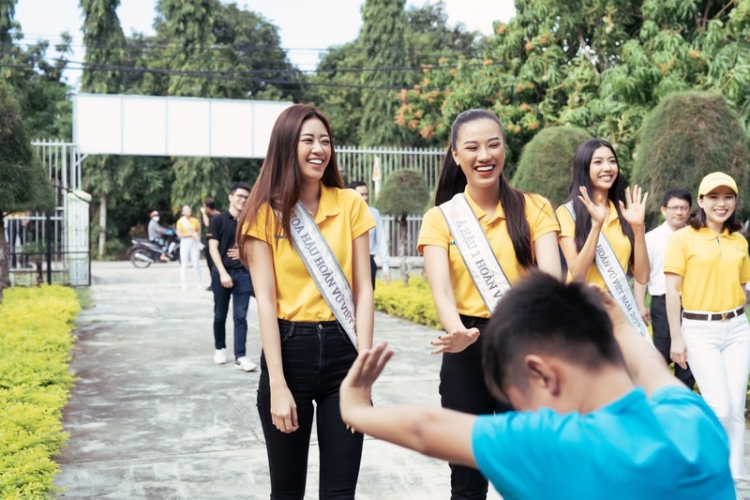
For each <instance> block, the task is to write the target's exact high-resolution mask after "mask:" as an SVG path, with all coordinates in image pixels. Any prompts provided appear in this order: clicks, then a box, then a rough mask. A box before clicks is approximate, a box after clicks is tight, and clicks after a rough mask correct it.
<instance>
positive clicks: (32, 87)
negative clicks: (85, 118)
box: [0, 0, 72, 139]
mask: <svg viewBox="0 0 750 500" xmlns="http://www.w3.org/2000/svg"><path fill="white" fill-rule="evenodd" d="M15 6H16V0H0V69H2V73H1V74H0V78H2V79H3V80H5V81H7V82H8V83H10V85H11V86H12V87H13V88H14V90H15V94H16V97H17V99H18V102H19V105H20V106H21V113H22V116H23V119H24V121H25V122H26V123H27V124H28V129H29V133H30V134H31V136H32V137H39V138H48V137H56V138H62V139H70V136H71V127H70V124H71V113H72V107H71V105H70V101H69V100H68V99H67V95H68V92H69V87H68V85H67V84H66V83H65V81H64V78H63V72H64V70H65V68H66V67H67V64H68V60H67V56H68V55H69V54H70V53H71V48H70V43H71V37H70V35H69V34H67V33H63V34H62V35H61V37H62V43H60V44H58V45H56V46H55V49H56V50H57V52H59V54H60V56H59V57H58V58H56V59H55V60H54V61H52V62H50V61H49V58H48V56H47V50H48V49H49V43H48V42H46V41H39V42H37V43H35V44H32V45H28V46H26V47H21V46H20V45H19V41H20V40H21V39H23V33H22V31H21V26H20V25H19V24H18V22H17V21H16V20H15Z"/></svg>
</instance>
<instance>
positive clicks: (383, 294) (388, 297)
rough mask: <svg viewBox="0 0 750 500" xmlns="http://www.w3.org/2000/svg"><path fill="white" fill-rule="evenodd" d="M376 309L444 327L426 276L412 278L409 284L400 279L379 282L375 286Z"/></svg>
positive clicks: (420, 322)
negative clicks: (387, 283) (406, 284)
mask: <svg viewBox="0 0 750 500" xmlns="http://www.w3.org/2000/svg"><path fill="white" fill-rule="evenodd" d="M375 309H377V310H378V311H383V312H386V313H388V314H390V315H391V316H398V317H399V318H404V319H408V320H409V321H413V322H415V323H419V324H422V325H426V326H429V327H431V328H436V329H438V330H440V329H442V326H440V320H439V319H438V315H437V311H436V310H435V302H434V301H433V300H432V292H430V287H429V285H428V284H427V281H426V280H425V279H424V278H410V279H409V286H404V284H403V283H401V282H400V281H391V284H390V285H386V284H385V283H384V282H378V286H377V287H375Z"/></svg>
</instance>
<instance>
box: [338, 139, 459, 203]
mask: <svg viewBox="0 0 750 500" xmlns="http://www.w3.org/2000/svg"><path fill="white" fill-rule="evenodd" d="M444 155H445V151H442V150H440V149H424V148H411V149H409V148H406V149H393V148H362V147H356V146H337V147H336V158H337V160H338V164H339V170H340V171H341V176H342V177H343V178H344V182H345V183H348V182H351V181H363V182H365V183H367V185H368V186H369V187H370V189H371V191H372V192H373V193H376V194H377V193H378V192H379V191H380V183H381V181H382V182H384V181H385V179H387V178H388V176H389V175H391V174H392V173H393V172H395V171H396V170H401V169H411V170H417V171H419V172H422V174H423V175H424V180H425V182H426V183H427V187H428V189H429V190H430V191H431V192H434V190H435V187H436V186H437V181H438V176H439V175H440V168H441V166H442V162H443V156H444Z"/></svg>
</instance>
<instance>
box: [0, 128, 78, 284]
mask: <svg viewBox="0 0 750 500" xmlns="http://www.w3.org/2000/svg"><path fill="white" fill-rule="evenodd" d="M32 147H33V149H34V151H35V153H36V155H37V157H38V159H39V160H40V161H41V162H42V164H43V166H44V168H45V169H46V171H47V175H48V176H49V179H50V180H51V182H52V185H53V187H54V208H53V209H52V210H51V211H49V212H46V213H42V212H16V213H12V214H8V215H6V217H5V230H6V241H7V242H8V249H9V253H10V255H9V258H10V280H11V284H13V285H36V284H38V283H41V282H44V283H57V284H62V285H72V286H85V285H90V284H91V255H90V249H89V240H90V238H89V227H90V215H89V208H88V199H87V197H86V195H85V193H82V192H81V187H82V184H81V162H82V161H83V158H84V157H85V156H84V155H81V154H79V153H78V151H77V149H76V147H75V145H74V144H71V143H67V142H60V141H42V140H37V141H33V142H32Z"/></svg>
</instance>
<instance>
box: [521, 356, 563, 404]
mask: <svg viewBox="0 0 750 500" xmlns="http://www.w3.org/2000/svg"><path fill="white" fill-rule="evenodd" d="M524 368H525V369H526V374H527V375H528V377H529V385H531V386H532V387H537V388H539V389H542V390H544V391H547V392H549V393H550V395H552V396H558V395H559V394H560V372H559V371H558V370H557V369H556V367H555V366H554V365H552V364H550V363H549V362H548V361H547V360H546V359H544V358H542V357H540V356H537V355H536V354H529V355H527V356H526V358H524Z"/></svg>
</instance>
